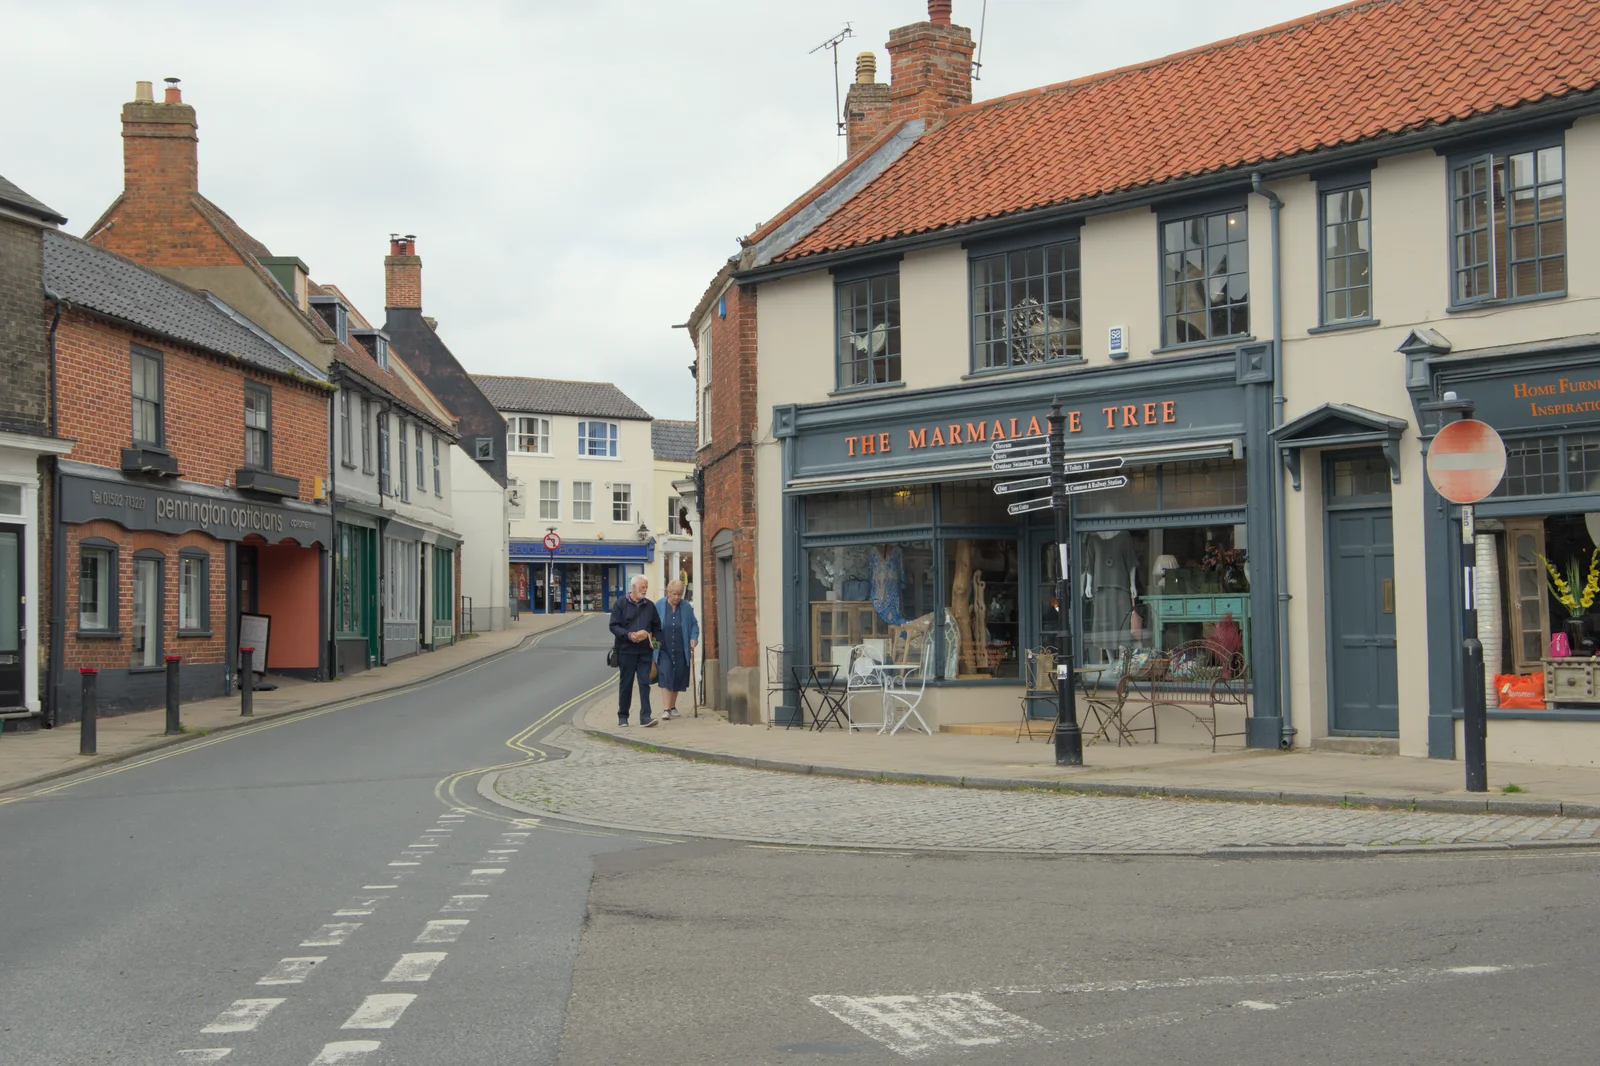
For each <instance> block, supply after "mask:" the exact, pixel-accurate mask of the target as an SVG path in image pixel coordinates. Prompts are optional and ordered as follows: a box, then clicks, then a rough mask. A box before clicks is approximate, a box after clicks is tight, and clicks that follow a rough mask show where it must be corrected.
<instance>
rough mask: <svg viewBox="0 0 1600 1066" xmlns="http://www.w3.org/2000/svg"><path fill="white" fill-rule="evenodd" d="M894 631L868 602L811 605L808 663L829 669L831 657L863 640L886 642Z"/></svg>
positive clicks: (828, 601)
mask: <svg viewBox="0 0 1600 1066" xmlns="http://www.w3.org/2000/svg"><path fill="white" fill-rule="evenodd" d="M892 628H893V627H892V626H890V624H889V623H888V622H885V621H884V620H883V619H882V618H880V617H878V611H877V608H875V607H873V606H872V601H871V600H812V601H811V661H812V662H814V663H816V664H818V665H832V664H833V662H834V659H833V653H834V649H835V648H837V649H839V650H840V651H843V650H845V649H847V648H851V647H853V646H855V645H857V644H860V643H862V642H864V641H866V640H869V639H873V638H878V639H883V640H887V639H888V637H889V632H890V630H891V629H892Z"/></svg>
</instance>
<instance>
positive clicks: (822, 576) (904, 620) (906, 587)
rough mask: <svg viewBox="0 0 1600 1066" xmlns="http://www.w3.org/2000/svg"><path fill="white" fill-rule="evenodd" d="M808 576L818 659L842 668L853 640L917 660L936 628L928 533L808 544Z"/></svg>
mask: <svg viewBox="0 0 1600 1066" xmlns="http://www.w3.org/2000/svg"><path fill="white" fill-rule="evenodd" d="M806 580H807V600H808V612H809V617H808V621H809V623H810V627H811V641H810V647H811V660H812V662H814V663H817V664H818V665H829V664H837V665H839V666H840V667H841V668H843V667H844V666H846V665H847V664H848V662H849V656H850V649H851V648H852V647H853V646H855V645H857V644H867V645H868V646H869V647H870V648H871V649H872V651H873V653H874V655H876V656H877V657H878V658H880V659H882V660H885V661H893V662H909V661H914V657H915V656H918V655H920V654H921V648H922V641H924V640H927V639H930V638H931V637H932V635H933V633H932V630H933V626H934V620H935V619H934V568H933V545H932V543H931V542H930V541H925V540H923V541H904V542H892V543H880V544H852V545H843V546H837V547H820V548H812V549H811V550H810V551H808V552H807V553H806ZM946 617H947V618H948V617H949V615H948V613H947V614H946ZM954 639H955V637H954V634H953V630H952V636H951V638H950V640H952V641H953V640H954ZM951 646H952V647H953V646H954V644H953V643H952V644H951ZM930 662H931V659H930ZM935 676H938V674H937V669H936V670H935Z"/></svg>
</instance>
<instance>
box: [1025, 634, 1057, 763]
mask: <svg viewBox="0 0 1600 1066" xmlns="http://www.w3.org/2000/svg"><path fill="white" fill-rule="evenodd" d="M1022 676H1023V689H1022V696H1021V697H1020V699H1021V701H1022V722H1021V723H1020V724H1019V725H1018V726H1017V741H1018V743H1020V742H1021V741H1022V738H1023V737H1027V738H1028V739H1029V740H1032V739H1033V738H1034V737H1045V738H1049V737H1051V736H1054V735H1055V730H1056V716H1057V714H1058V713H1059V712H1058V710H1057V703H1058V702H1059V701H1058V699H1057V696H1056V651H1055V649H1054V648H1030V649H1029V650H1028V651H1027V652H1026V653H1025V654H1024V656H1023V674H1022ZM1044 711H1048V712H1049V713H1048V716H1046V714H1044V713H1041V712H1044Z"/></svg>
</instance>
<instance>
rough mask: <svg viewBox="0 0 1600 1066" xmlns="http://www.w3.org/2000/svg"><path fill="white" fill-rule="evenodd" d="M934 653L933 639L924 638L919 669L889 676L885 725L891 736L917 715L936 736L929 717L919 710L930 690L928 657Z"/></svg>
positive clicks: (919, 721)
mask: <svg viewBox="0 0 1600 1066" xmlns="http://www.w3.org/2000/svg"><path fill="white" fill-rule="evenodd" d="M932 655H933V641H931V640H924V641H923V642H922V648H921V651H920V652H919V654H918V656H917V659H916V668H915V669H913V670H905V671H896V672H895V673H894V674H891V675H889V676H888V677H886V678H885V680H884V683H883V696H884V701H885V703H886V705H887V706H886V708H885V714H884V718H885V719H886V721H885V722H884V725H885V726H887V727H888V733H889V735H890V736H894V735H895V734H896V733H898V732H900V728H901V727H902V726H904V725H905V724H906V723H907V722H909V721H910V720H911V719H913V718H915V719H916V720H917V725H918V726H921V727H922V731H923V732H924V733H927V734H928V735H929V736H930V737H931V736H933V730H932V729H929V728H928V723H927V720H926V719H924V718H923V717H922V712H921V711H919V710H917V706H918V705H919V704H921V703H922V697H923V696H924V695H925V694H926V693H927V691H928V660H929V659H930V658H931V657H932ZM897 705H898V710H897V709H896V707H897Z"/></svg>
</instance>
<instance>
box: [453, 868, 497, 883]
mask: <svg viewBox="0 0 1600 1066" xmlns="http://www.w3.org/2000/svg"><path fill="white" fill-rule="evenodd" d="M505 872H506V871H505V868H504V867H486V868H484V869H480V870H473V871H472V873H470V874H468V875H467V879H466V880H465V881H463V882H461V883H462V884H463V885H492V884H494V881H495V878H497V877H499V876H500V875H501V874H503V873H505Z"/></svg>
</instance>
